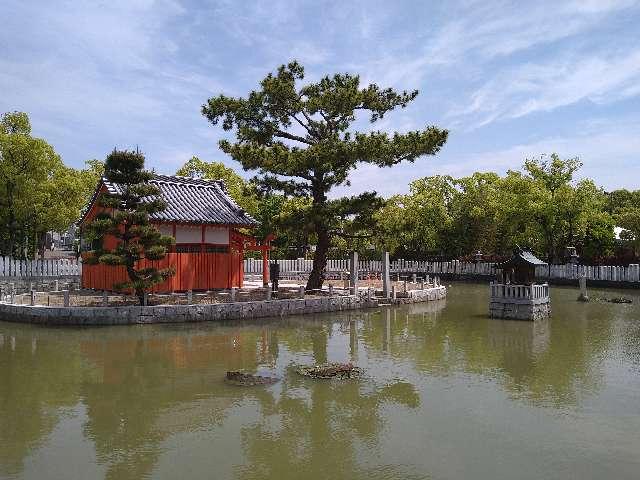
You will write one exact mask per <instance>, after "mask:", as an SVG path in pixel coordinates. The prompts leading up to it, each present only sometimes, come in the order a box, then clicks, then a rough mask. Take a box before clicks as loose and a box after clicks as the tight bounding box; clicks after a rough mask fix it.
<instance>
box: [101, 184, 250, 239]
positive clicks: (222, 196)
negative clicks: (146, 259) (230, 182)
mask: <svg viewBox="0 0 640 480" xmlns="http://www.w3.org/2000/svg"><path fill="white" fill-rule="evenodd" d="M149 183H151V184H153V185H155V186H157V187H158V188H159V189H160V195H161V196H162V198H163V200H164V201H165V202H167V208H166V209H165V210H164V211H162V212H158V213H154V214H151V215H150V218H151V219H152V220H159V221H165V222H185V223H199V224H203V223H206V224H227V225H238V226H246V227H252V226H256V225H257V224H258V222H256V221H255V220H254V219H253V218H252V217H251V216H250V215H249V214H248V213H247V212H245V211H244V210H243V209H242V208H241V207H240V206H238V204H237V203H235V201H234V200H233V199H232V198H231V197H230V196H229V194H228V193H227V191H226V188H225V185H224V182H223V181H221V180H204V179H196V178H189V177H177V176H168V175H154V177H153V179H152V180H150V181H149ZM102 184H104V185H105V186H106V187H107V189H108V190H109V192H110V193H115V194H117V193H121V192H122V189H121V186H120V185H119V184H115V183H111V182H109V181H107V180H106V179H105V178H103V179H102ZM98 188H100V187H98ZM95 198H97V192H96V195H94V198H93V199H92V201H91V203H93V201H94V200H95Z"/></svg>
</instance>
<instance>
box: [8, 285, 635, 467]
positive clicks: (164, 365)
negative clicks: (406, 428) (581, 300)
mask: <svg viewBox="0 0 640 480" xmlns="http://www.w3.org/2000/svg"><path fill="white" fill-rule="evenodd" d="M559 293H560V294H562V292H559ZM561 300H562V301H557V299H556V301H554V304H553V308H554V315H553V318H552V319H550V320H548V321H542V322H535V323H534V322H516V321H501V320H491V319H489V318H487V317H486V315H485V311H486V292H485V291H484V289H483V288H479V287H454V288H453V289H451V291H450V294H449V299H448V300H447V304H446V305H445V304H444V303H430V304H421V305H420V304H417V305H411V306H407V307H403V308H381V309H380V310H378V311H367V312H355V313H353V312H352V313H344V314H340V315H337V316H333V317H327V316H316V317H313V318H304V319H303V318H288V319H279V320H277V321H263V322H259V323H254V324H252V323H246V324H238V323H235V324H234V323H232V324H224V325H214V324H204V325H182V326H141V327H131V328H128V327H125V328H104V329H41V328H33V327H29V326H21V325H11V324H0V381H1V382H2V388H1V390H0V477H9V478H11V477H15V478H20V477H21V476H22V475H23V473H24V472H25V465H26V464H27V463H28V459H29V458H31V457H34V456H35V457H37V455H39V452H41V451H46V450H47V448H50V447H51V445H52V443H53V442H54V441H64V438H58V437H56V433H55V432H54V430H55V428H56V426H57V425H62V424H64V422H65V421H66V419H67V418H68V417H69V416H73V415H76V416H78V415H80V413H78V412H79V411H82V412H83V413H82V415H83V416H84V417H83V420H82V421H83V429H82V435H83V438H84V439H85V441H86V442H88V443H89V444H90V445H91V447H92V448H93V449H94V450H95V455H96V458H95V462H97V464H98V465H100V466H102V467H104V475H105V478H113V479H116V478H117V479H127V478H131V479H138V478H151V477H152V476H153V477H155V476H157V474H158V473H159V472H160V473H163V472H164V473H163V475H161V476H169V475H168V473H167V472H168V470H167V469H169V468H170V466H166V461H165V460H164V459H166V458H169V457H171V455H174V454H175V451H176V448H177V447H176V444H175V441H178V440H176V439H180V440H179V442H182V444H184V445H186V446H187V447H186V448H185V451H184V452H183V455H187V456H188V452H189V451H193V452H195V451H197V450H198V449H199V448H202V445H203V444H204V445H208V444H210V448H211V451H212V456H215V455H218V456H215V458H216V462H217V463H215V465H209V464H207V462H206V461H204V460H203V459H202V458H201V457H199V458H200V462H196V463H191V464H189V468H190V471H191V472H198V473H199V474H203V475H204V474H205V473H209V474H210V475H209V476H213V477H216V476H220V477H224V476H225V475H224V474H223V472H222V470H223V468H226V467H225V465H227V464H228V465H227V466H228V467H229V468H228V471H226V473H227V475H232V476H234V477H236V478H243V479H253V478H301V477H308V478H309V479H313V478H330V477H335V478H340V477H344V476H345V472H348V474H349V476H350V477H351V478H378V477H380V478H414V477H415V478H426V477H427V476H428V473H429V472H425V471H424V470H419V469H418V468H417V467H416V466H415V465H413V466H412V465H409V464H406V462H405V463H403V462H393V461H389V460H388V459H387V460H385V461H383V460H381V458H382V456H383V454H384V453H385V452H384V451H383V447H382V445H383V444H385V442H386V441H387V440H388V438H391V437H390V435H395V434H396V433H395V430H394V428H395V425H396V423H398V422H401V421H404V419H406V418H411V415H416V414H418V412H424V411H425V408H427V406H428V405H425V403H424V402H425V401H426V398H428V393H429V394H430V393H432V391H431V392H429V390H428V389H427V387H426V386H425V385H428V382H432V381H433V380H435V379H442V380H444V381H445V382H448V383H449V384H451V385H453V384H455V385H465V384H467V383H469V382H468V380H467V379H469V378H475V379H478V380H482V381H484V382H490V383H491V384H493V385H494V387H493V389H494V390H495V391H502V392H504V393H505V394H506V395H507V396H508V397H510V398H511V399H512V400H513V401H515V402H519V403H520V404H522V405H524V406H526V405H533V406H543V407H545V408H549V407H552V408H562V409H566V408H574V409H575V408H580V405H581V402H583V401H584V400H585V399H587V398H590V397H592V398H595V397H597V395H598V393H599V392H600V391H601V390H603V389H604V388H605V384H606V382H607V378H606V376H605V368H604V364H605V361H606V359H607V358H609V357H610V356H612V355H622V356H623V357H622V358H623V359H629V361H630V362H631V365H635V367H632V368H635V372H636V373H640V372H639V368H638V365H639V363H638V358H640V356H639V353H638V352H639V341H638V338H640V330H639V329H638V327H637V323H635V322H631V321H630V320H631V319H633V318H635V315H636V314H637V312H638V310H637V308H635V307H634V308H635V309H634V308H628V306H620V305H615V306H614V305H608V304H605V305H599V304H592V305H582V304H576V303H575V302H571V303H569V302H568V301H566V300H567V299H565V298H561ZM618 359H620V358H618ZM325 361H351V362H353V363H356V364H358V365H360V366H362V367H364V368H365V369H366V371H367V373H368V375H367V378H365V379H362V380H359V381H354V382H321V381H314V380H311V379H307V378H303V377H300V376H298V375H297V374H296V373H295V372H294V371H293V369H292V365H294V364H295V363H311V362H318V363H319V362H325ZM231 369H245V370H248V371H254V372H264V371H269V372H274V373H275V374H277V375H279V376H280V377H282V381H281V382H280V383H278V384H276V385H273V386H270V387H268V388H262V387H258V388H251V389H246V388H240V387H234V386H230V385H227V384H225V383H224V382H223V381H222V378H223V377H224V374H225V372H226V371H227V370H231ZM635 381H637V378H636V379H635ZM475 394H476V395H477V394H478V393H477V392H475ZM431 396H433V395H431ZM79 406H82V408H79ZM412 412H413V413H412ZM392 432H393V433H392ZM393 438H395V437H393ZM214 451H215V452H223V453H215V454H214V453H213V452H214ZM386 453H388V452H386ZM43 455H44V453H43ZM224 457H227V458H224ZM171 458H173V457H171ZM86 461H87V462H89V461H92V460H91V459H86ZM185 461H186V460H178V463H184V462H185ZM225 462H226V463H225ZM36 463H37V462H36ZM212 468H213V470H211V469H212ZM158 469H160V470H158ZM216 469H218V470H216ZM36 473H40V474H42V473H43V472H36ZM198 476H199V475H198ZM78 478H82V477H81V476H78Z"/></svg>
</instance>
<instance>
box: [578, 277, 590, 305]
mask: <svg viewBox="0 0 640 480" xmlns="http://www.w3.org/2000/svg"><path fill="white" fill-rule="evenodd" d="M578 284H579V285H580V296H579V297H578V301H580V302H588V301H589V296H588V295H587V277H585V276H584V275H582V276H581V277H580V280H579V281H578Z"/></svg>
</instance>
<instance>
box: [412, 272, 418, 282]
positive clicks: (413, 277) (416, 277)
mask: <svg viewBox="0 0 640 480" xmlns="http://www.w3.org/2000/svg"><path fill="white" fill-rule="evenodd" d="M411 283H418V275H417V274H415V273H414V274H412V275H411Z"/></svg>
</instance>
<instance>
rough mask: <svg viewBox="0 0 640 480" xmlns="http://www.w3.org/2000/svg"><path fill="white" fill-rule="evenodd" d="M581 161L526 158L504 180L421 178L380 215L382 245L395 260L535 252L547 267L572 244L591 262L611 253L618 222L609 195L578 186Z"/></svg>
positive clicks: (586, 184) (585, 183)
mask: <svg viewBox="0 0 640 480" xmlns="http://www.w3.org/2000/svg"><path fill="white" fill-rule="evenodd" d="M579 168H580V162H579V161H578V160H577V159H568V160H563V159H561V158H560V157H559V156H558V155H556V154H552V155H551V156H550V157H548V158H547V157H546V156H543V157H540V158H538V159H532V160H526V161H525V163H524V166H523V171H522V172H518V171H509V172H508V173H507V174H506V175H505V176H504V177H500V176H499V175H497V174H495V173H480V172H476V173H474V174H472V175H471V176H468V177H462V178H453V177H450V176H434V177H426V178H423V179H419V180H416V181H414V182H412V183H411V185H410V193H409V194H408V195H396V196H394V197H392V198H390V199H389V200H388V201H387V203H386V205H385V206H384V207H383V208H382V209H381V210H380V211H379V212H378V214H377V218H378V221H379V222H380V227H381V228H380V232H381V238H380V239H379V242H380V243H381V244H382V245H384V247H386V248H387V249H390V250H391V251H392V252H394V253H396V254H397V255H402V256H405V257H406V258H411V257H416V256H417V257H418V258H420V257H422V258H424V256H433V255H437V256H441V257H444V258H458V257H461V256H465V255H470V254H473V253H474V252H476V251H477V250H480V251H482V252H483V253H485V254H490V255H493V254H496V255H504V254H508V252H510V251H511V250H512V249H513V247H514V246H515V245H521V246H527V247H530V248H533V249H534V250H535V251H537V252H538V253H540V254H542V255H544V256H545V257H546V258H547V259H548V260H549V261H551V262H555V263H559V262H562V261H564V256H565V250H566V247H568V246H575V247H576V248H578V249H579V251H580V252H581V253H582V255H583V256H585V257H586V258H587V259H590V260H593V259H595V258H596V257H598V256H604V255H607V254H610V253H612V250H613V248H614V236H613V227H614V218H613V217H612V216H611V215H610V214H609V213H608V212H607V211H606V205H607V195H606V194H605V192H604V191H603V190H602V189H600V188H598V187H597V186H596V185H595V184H594V182H593V181H592V180H588V179H583V180H580V181H577V182H576V181H574V180H573V176H574V173H575V172H576V171H577V169H579Z"/></svg>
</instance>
